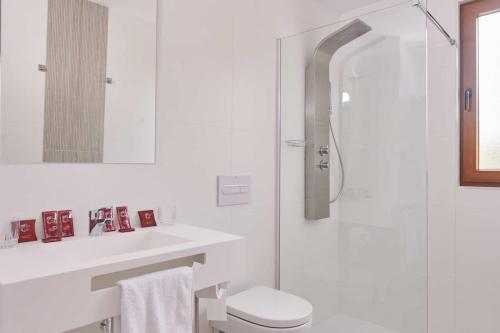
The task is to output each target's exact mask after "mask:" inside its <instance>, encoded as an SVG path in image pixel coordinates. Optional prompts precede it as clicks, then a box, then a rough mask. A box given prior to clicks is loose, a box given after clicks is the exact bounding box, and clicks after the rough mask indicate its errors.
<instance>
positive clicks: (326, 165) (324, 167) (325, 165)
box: [318, 161, 330, 170]
mask: <svg viewBox="0 0 500 333" xmlns="http://www.w3.org/2000/svg"><path fill="white" fill-rule="evenodd" d="M318 166H319V168H320V169H321V170H328V169H329V168H330V163H329V162H328V161H321V162H319V165H318Z"/></svg>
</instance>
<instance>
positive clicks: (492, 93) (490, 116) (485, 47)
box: [478, 12, 500, 170]
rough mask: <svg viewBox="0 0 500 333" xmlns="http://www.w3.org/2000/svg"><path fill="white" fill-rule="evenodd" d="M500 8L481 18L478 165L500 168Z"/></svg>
mask: <svg viewBox="0 0 500 333" xmlns="http://www.w3.org/2000/svg"><path fill="white" fill-rule="evenodd" d="M499 32H500V12H497V13H493V14H488V15H485V16H481V17H480V18H479V20H478V76H479V77H478V83H479V87H478V93H479V94H478V95H479V169H480V170H500V33H499Z"/></svg>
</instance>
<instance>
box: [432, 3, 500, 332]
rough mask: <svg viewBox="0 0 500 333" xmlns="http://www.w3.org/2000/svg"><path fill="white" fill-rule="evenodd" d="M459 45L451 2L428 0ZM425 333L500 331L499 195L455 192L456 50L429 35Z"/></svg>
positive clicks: (458, 189)
mask: <svg viewBox="0 0 500 333" xmlns="http://www.w3.org/2000/svg"><path fill="white" fill-rule="evenodd" d="M428 6H429V9H430V10H431V11H432V13H433V15H435V16H436V17H438V18H439V20H440V21H441V22H442V24H443V25H444V26H445V27H446V28H447V29H448V30H449V31H450V32H451V34H452V35H453V36H456V38H458V34H459V32H458V3H457V1H456V0H428ZM428 66H429V78H428V81H429V87H428V90H429V101H428V103H429V157H430V161H429V163H430V165H429V166H430V169H429V184H430V188H429V190H430V191H429V201H430V207H429V208H430V211H429V213H430V216H429V251H430V253H429V276H430V280H429V302H430V303H429V333H472V332H481V333H497V332H498V331H499V327H500V317H499V316H498V309H499V307H500V303H499V300H500V264H499V260H498V258H499V257H500V209H499V206H498V202H500V190H499V189H497V188H473V187H460V186H459V176H458V174H459V163H458V160H459V122H458V117H459V112H460V111H459V110H458V105H457V104H458V101H459V99H458V98H459V95H458V88H457V85H458V84H457V80H458V69H457V68H458V67H457V48H456V47H451V46H450V45H449V44H448V43H447V42H446V40H444V39H443V37H442V36H441V35H440V34H439V33H438V32H437V31H436V29H434V28H433V27H430V29H429V49H428Z"/></svg>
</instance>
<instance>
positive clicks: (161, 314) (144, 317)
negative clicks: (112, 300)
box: [118, 267, 193, 333]
mask: <svg viewBox="0 0 500 333" xmlns="http://www.w3.org/2000/svg"><path fill="white" fill-rule="evenodd" d="M118 285H120V287H121V332H122V333H192V330H193V328H192V325H193V317H192V306H193V304H192V303H193V302H192V295H193V294H192V285H193V269H192V268H191V267H180V268H175V269H171V270H167V271H163V272H158V273H153V274H148V275H144V276H140V277H136V278H132V279H129V280H123V281H120V282H118Z"/></svg>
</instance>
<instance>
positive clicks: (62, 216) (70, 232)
mask: <svg viewBox="0 0 500 333" xmlns="http://www.w3.org/2000/svg"><path fill="white" fill-rule="evenodd" d="M58 218H59V224H60V226H61V234H62V236H63V237H72V236H74V235H75V229H74V226H73V211H71V210H60V211H59V212H58Z"/></svg>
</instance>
